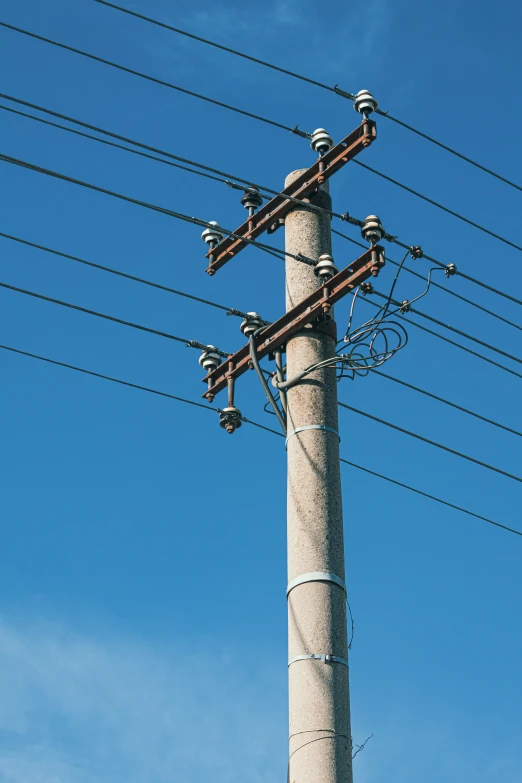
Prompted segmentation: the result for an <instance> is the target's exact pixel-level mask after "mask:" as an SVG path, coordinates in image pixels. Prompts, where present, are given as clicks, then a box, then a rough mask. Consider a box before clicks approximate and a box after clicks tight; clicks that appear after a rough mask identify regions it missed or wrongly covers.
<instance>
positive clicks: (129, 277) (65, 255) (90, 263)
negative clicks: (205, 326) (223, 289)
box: [0, 231, 247, 318]
mask: <svg viewBox="0 0 522 783" xmlns="http://www.w3.org/2000/svg"><path fill="white" fill-rule="evenodd" d="M0 237H3V238H4V239H9V240H11V241H13V242H19V243H20V244H22V245H28V246H29V247H34V248H36V249H37V250H44V251H45V252H46V253H51V254H52V255H55V256H59V257H60V258H67V259H69V260H70V261H76V262H78V263H79V264H84V265H85V266H90V267H93V268H94V269H99V270H101V271H102V272H109V273H110V274H111V275H117V276H118V277H124V278H126V279H127V280H134V281H135V282H136V283H142V284H143V285H148V286H151V287H152V288H158V289H159V290H160V291H166V292H167V293H169V294H175V295H176V296H183V297H186V298H187V299H191V300H193V301H195V302H201V304H206V305H209V306H210V307H217V308H218V309H219V310H223V311H224V312H225V313H226V314H227V315H238V316H240V317H241V318H246V317H247V314H246V313H244V312H243V311H242V310H237V309H236V308H235V307H227V306H226V305H222V304H218V303H217V302H212V301H210V300H209V299H203V298H202V297H200V296H195V295H194V294H187V292H186V291H178V290H177V289H175V288H170V287H169V286H166V285H162V284H161V283H154V282H152V281H151V280H146V279H145V278H143V277H137V276H136V275H131V274H128V273H127V272H121V271H120V270H119V269H112V268H111V267H109V266H104V265H103V264H97V263H95V262H94V261H87V260H86V259H85V258H80V257H79V256H73V255H70V254H69V253H63V252H62V251H60V250H54V249H52V248H50V247H46V246H45V245H39V244H37V243H36V242H30V241H29V240H28V239H22V238H21V237H15V236H13V235H12V234H6V233H4V232H3V231H0Z"/></svg>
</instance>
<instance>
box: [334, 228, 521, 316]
mask: <svg viewBox="0 0 522 783" xmlns="http://www.w3.org/2000/svg"><path fill="white" fill-rule="evenodd" d="M331 231H332V234H336V235H337V236H338V237H342V238H343V239H346V240H347V241H348V242H351V243H352V245H357V246H358V247H363V248H365V247H366V245H364V244H363V243H362V242H359V241H358V240H357V239H353V237H350V236H348V234H343V233H342V231H338V230H337V229H335V228H332V229H331ZM386 263H388V264H392V265H393V266H398V265H399V263H398V261H394V260H393V259H392V258H389V257H387V258H386ZM404 271H405V272H407V273H408V274H410V275H414V276H415V277H419V278H420V279H421V280H426V277H425V276H424V275H421V274H420V273H419V272H415V270H413V269H410V268H409V267H404ZM459 274H460V272H457V275H459ZM432 286H433V287H434V288H438V289H439V290H440V291H444V292H445V293H446V294H449V295H450V296H454V297H455V298H456V299H460V301H462V302H466V304H469V305H471V306H472V307H475V308H477V310H481V311H482V312H483V313H487V315H491V316H492V317H493V318H496V319H497V320H499V321H503V323H505V324H508V325H509V326H513V327H514V328H515V329H518V330H519V331H522V326H520V325H519V324H517V323H515V322H514V321H510V320H509V318H505V317H504V316H502V315H500V313H497V312H495V311H494V310H488V308H487V307H484V306H483V305H481V304H478V302H475V301H474V300H473V299H467V298H466V297H465V296H462V294H458V293H457V292H456V291H452V290H451V288H446V287H445V286H443V285H440V284H439V283H435V282H432Z"/></svg>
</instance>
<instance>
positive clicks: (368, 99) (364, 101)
mask: <svg viewBox="0 0 522 783" xmlns="http://www.w3.org/2000/svg"><path fill="white" fill-rule="evenodd" d="M377 106H378V103H377V101H376V100H375V98H374V97H373V95H372V94H371V92H369V90H360V91H359V92H358V93H357V95H356V96H355V100H354V102H353V108H354V109H355V111H358V112H359V113H360V114H364V115H366V116H368V114H371V113H372V112H373V111H375V110H376V108H377Z"/></svg>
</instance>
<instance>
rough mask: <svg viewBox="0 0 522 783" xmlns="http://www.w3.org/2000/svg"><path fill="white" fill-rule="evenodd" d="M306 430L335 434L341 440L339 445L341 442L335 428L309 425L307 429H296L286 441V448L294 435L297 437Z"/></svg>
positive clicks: (324, 425)
mask: <svg viewBox="0 0 522 783" xmlns="http://www.w3.org/2000/svg"><path fill="white" fill-rule="evenodd" d="M305 430H325V431H326V432H333V434H334V435H337V437H338V438H339V443H340V442H341V436H340V435H339V433H338V432H337V430H334V428H333V427H327V426H326V424H307V425H306V427H296V428H295V430H294V431H293V432H291V433H290V435H289V436H288V438H287V439H286V440H285V446H288V441H289V440H290V438H291V437H292V436H293V435H297V433H298V432H305Z"/></svg>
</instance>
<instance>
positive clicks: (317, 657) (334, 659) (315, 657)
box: [288, 653, 349, 666]
mask: <svg viewBox="0 0 522 783" xmlns="http://www.w3.org/2000/svg"><path fill="white" fill-rule="evenodd" d="M309 660H312V661H322V662H323V663H342V665H343V666H348V665H349V664H348V661H347V660H346V658H339V656H337V655H328V654H327V653H322V654H317V653H308V655H296V657H295V658H292V660H291V661H288V665H289V666H291V664H292V663H295V662H296V661H309Z"/></svg>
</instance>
